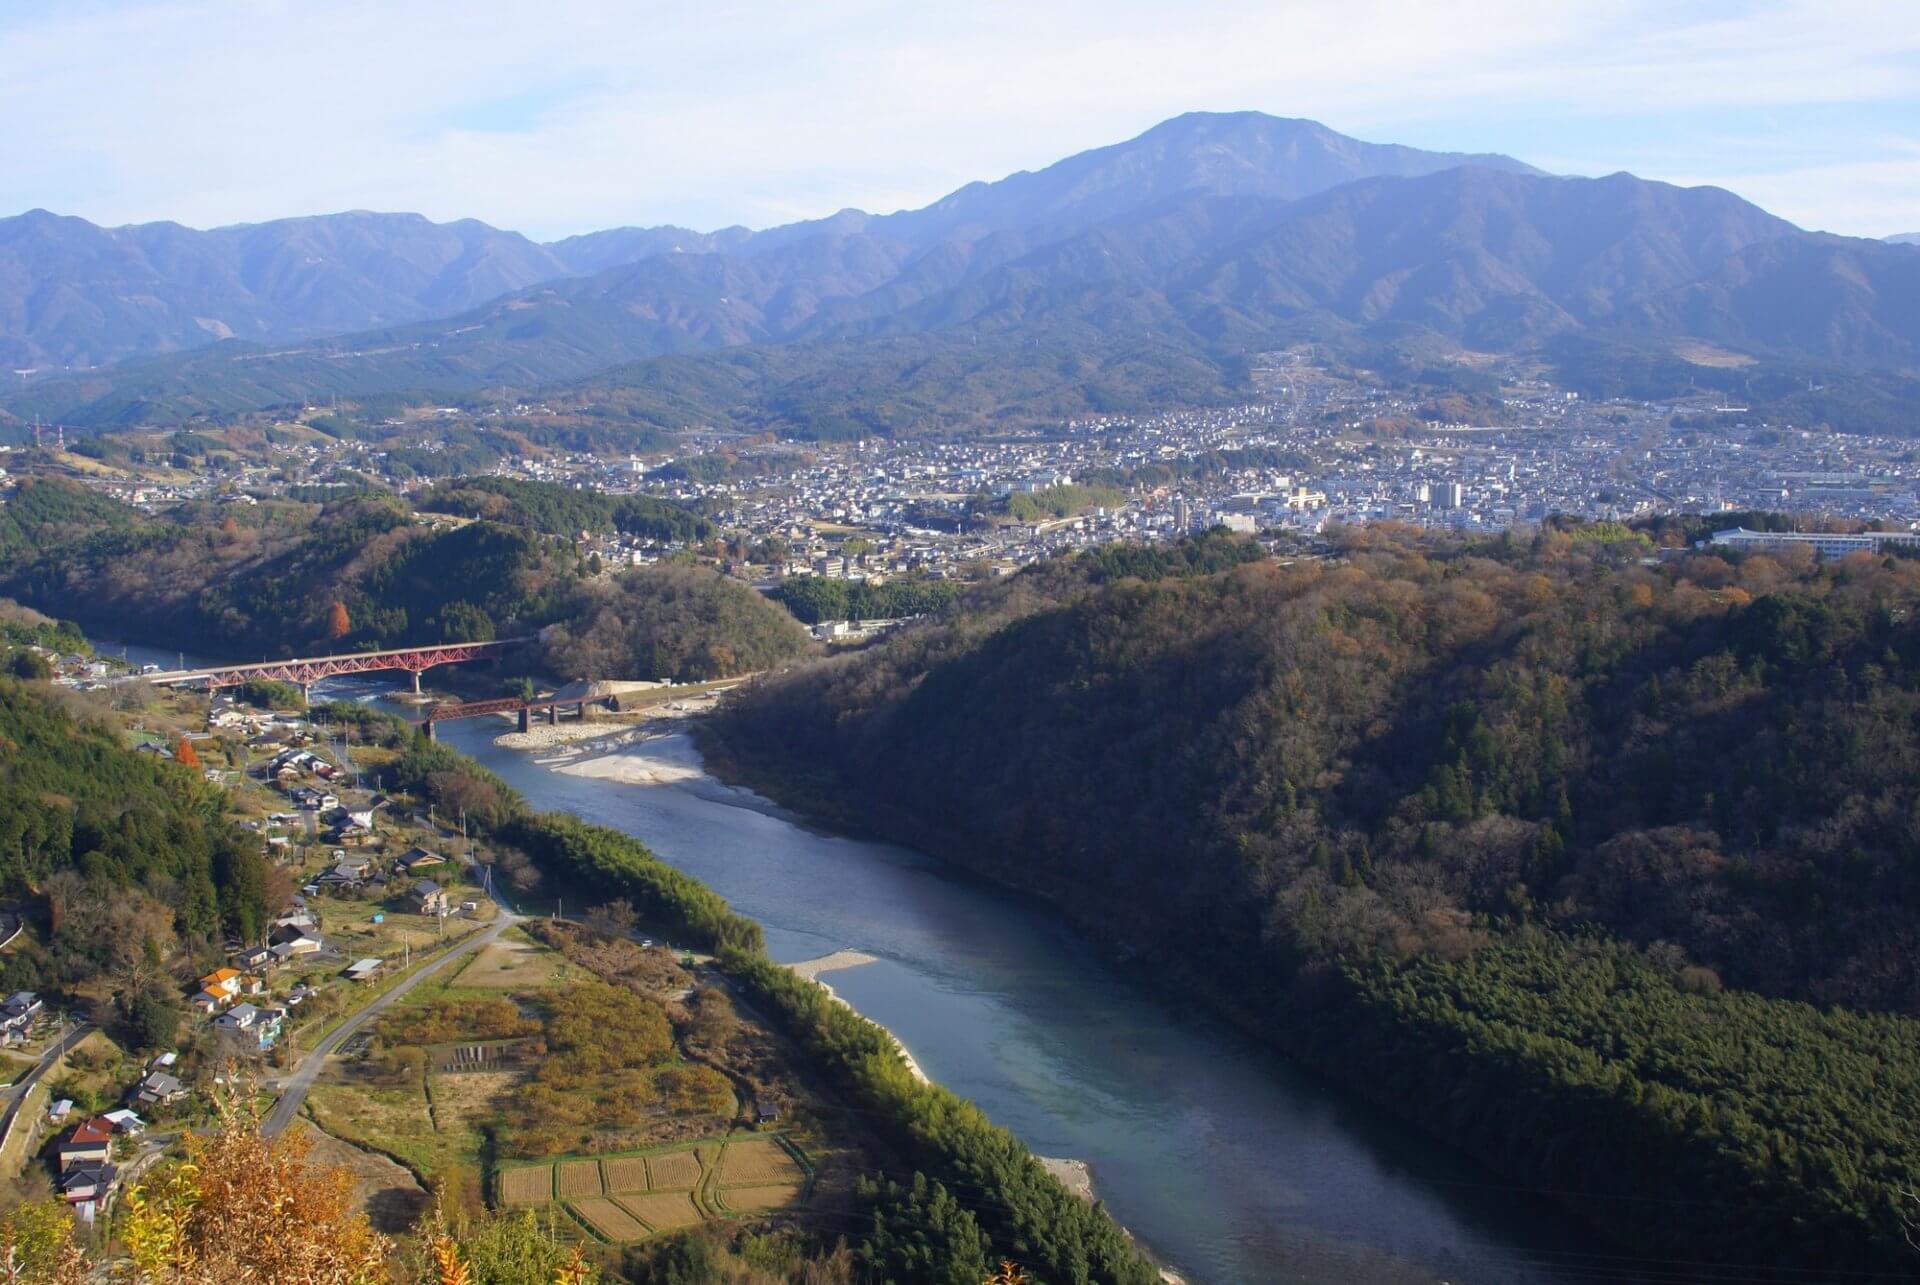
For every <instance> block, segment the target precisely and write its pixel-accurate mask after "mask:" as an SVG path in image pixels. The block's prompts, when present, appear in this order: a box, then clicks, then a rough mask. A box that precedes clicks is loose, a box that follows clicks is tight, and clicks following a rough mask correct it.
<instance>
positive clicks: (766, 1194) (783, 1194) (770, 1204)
mask: <svg viewBox="0 0 1920 1285" xmlns="http://www.w3.org/2000/svg"><path fill="white" fill-rule="evenodd" d="M802 1190H803V1188H802V1187H801V1185H800V1184H799V1183H797V1182H789V1183H770V1184H768V1185H766V1186H760V1187H728V1188H726V1189H725V1190H723V1191H722V1192H721V1193H720V1202H721V1203H722V1204H724V1205H725V1206H726V1207H727V1208H728V1209H730V1210H732V1211H733V1212H734V1213H736V1214H757V1213H760V1212H761V1211H762V1210H767V1209H785V1208H786V1207H787V1206H788V1205H797V1204H799V1203H800V1194H801V1192H802Z"/></svg>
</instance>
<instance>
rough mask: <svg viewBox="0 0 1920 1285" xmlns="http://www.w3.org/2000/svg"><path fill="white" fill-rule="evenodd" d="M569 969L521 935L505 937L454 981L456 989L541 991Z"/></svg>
mask: <svg viewBox="0 0 1920 1285" xmlns="http://www.w3.org/2000/svg"><path fill="white" fill-rule="evenodd" d="M565 968H566V965H565V961H563V960H562V959H561V958H560V957H559V956H558V955H556V954H554V953H553V952H552V951H550V950H548V949H546V948H545V947H544V946H537V945H535V944H534V943H533V942H531V941H528V940H526V939H525V938H523V937H521V936H520V935H519V934H517V933H503V934H501V936H500V939H499V940H498V941H494V942H489V943H488V944H487V945H486V946H484V947H483V948H481V950H480V951H479V953H477V954H476V955H474V957H473V958H472V959H471V960H469V961H468V963H467V966H466V967H465V968H462V969H461V970H460V972H459V975H458V976H456V977H455V978H454V982H453V984H454V985H456V986H484V987H488V988H492V989H498V990H509V991H523V990H538V989H540V988H542V987H545V986H550V985H552V984H553V983H554V982H555V981H557V980H559V977H560V974H561V973H562V972H564V971H565Z"/></svg>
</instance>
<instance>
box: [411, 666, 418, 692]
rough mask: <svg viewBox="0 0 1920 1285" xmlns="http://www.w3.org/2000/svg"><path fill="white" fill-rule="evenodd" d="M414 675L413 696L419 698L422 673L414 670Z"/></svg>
mask: <svg viewBox="0 0 1920 1285" xmlns="http://www.w3.org/2000/svg"><path fill="white" fill-rule="evenodd" d="M412 673H413V694H414V695H415V696H418V695H419V694H420V671H419V670H417V669H416V670H413V671H412Z"/></svg>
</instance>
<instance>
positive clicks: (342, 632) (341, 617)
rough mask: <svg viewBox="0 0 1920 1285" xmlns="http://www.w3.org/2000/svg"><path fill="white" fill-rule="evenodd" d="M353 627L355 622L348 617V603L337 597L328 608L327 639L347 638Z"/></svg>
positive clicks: (329, 640)
mask: <svg viewBox="0 0 1920 1285" xmlns="http://www.w3.org/2000/svg"><path fill="white" fill-rule="evenodd" d="M352 628H353V622H352V621H350V620H348V619H347V604H346V603H344V602H341V601H339V600H338V599H335V600H334V603H333V605H332V606H330V607H328V608H327V641H328V642H333V641H335V640H337V639H341V638H345V637H346V636H347V633H348V632H349V631H350V630H351V629H352Z"/></svg>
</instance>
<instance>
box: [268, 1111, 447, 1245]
mask: <svg viewBox="0 0 1920 1285" xmlns="http://www.w3.org/2000/svg"><path fill="white" fill-rule="evenodd" d="M295 1127H296V1128H299V1129H303V1130H305V1131H306V1133H307V1136H308V1138H309V1139H311V1141H312V1143H313V1150H312V1151H310V1152H309V1153H308V1154H307V1159H308V1161H309V1162H310V1163H313V1164H318V1165H325V1166H326V1167H327V1168H329V1169H339V1170H343V1171H345V1172H346V1173H347V1174H348V1176H350V1177H351V1178H352V1179H353V1202H354V1206H355V1208H356V1209H358V1210H359V1211H360V1212H361V1213H364V1214H366V1215H367V1217H368V1218H369V1219H370V1220H371V1221H372V1223H373V1225H374V1228H375V1229H376V1230H378V1231H384V1232H403V1231H405V1230H407V1229H408V1228H409V1227H411V1226H412V1225H413V1224H414V1222H415V1221H417V1220H418V1219H419V1217H420V1215H421V1214H422V1213H424V1212H425V1211H426V1208H427V1205H428V1204H429V1203H430V1201H431V1197H430V1196H429V1195H428V1194H427V1191H426V1189H425V1188H423V1187H422V1186H421V1185H420V1183H419V1180H418V1179H416V1178H415V1177H414V1176H413V1174H412V1173H411V1172H409V1171H408V1170H407V1168H406V1167H405V1166H404V1165H399V1164H395V1163H394V1162H393V1161H392V1160H389V1159H388V1158H387V1157H385V1156H383V1155H378V1154H376V1153H374V1152H371V1151H365V1150H362V1149H361V1148H359V1147H356V1146H354V1145H353V1144H352V1143H350V1142H343V1141H341V1140H340V1139H339V1138H336V1137H334V1136H333V1135H332V1134H330V1133H325V1132H323V1131H321V1130H319V1129H316V1128H314V1127H313V1125H312V1124H310V1123H308V1122H307V1121H305V1120H302V1121H300V1122H299V1123H298V1124H297V1125H296V1126H295Z"/></svg>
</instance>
